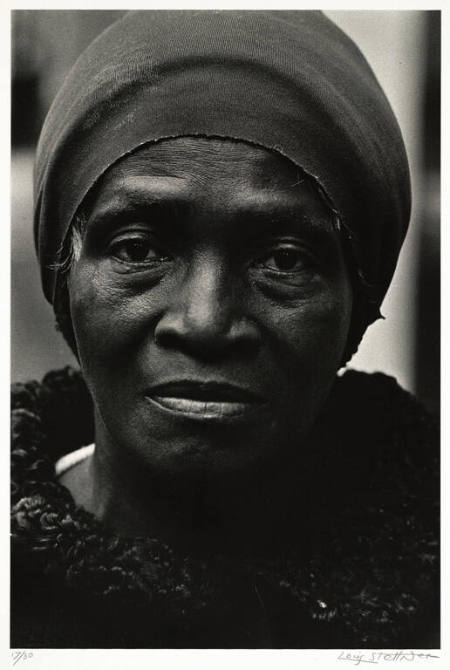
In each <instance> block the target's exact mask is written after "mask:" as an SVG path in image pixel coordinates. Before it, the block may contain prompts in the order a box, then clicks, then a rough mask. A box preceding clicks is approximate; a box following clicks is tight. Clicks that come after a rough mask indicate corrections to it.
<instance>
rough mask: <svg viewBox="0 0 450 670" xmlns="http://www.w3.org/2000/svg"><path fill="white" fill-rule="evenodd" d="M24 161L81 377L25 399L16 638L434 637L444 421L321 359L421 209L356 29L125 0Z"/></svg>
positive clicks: (32, 642) (329, 641) (26, 389)
mask: <svg viewBox="0 0 450 670" xmlns="http://www.w3.org/2000/svg"><path fill="white" fill-rule="evenodd" d="M35 177H36V179H35V181H36V206H35V239H36V245H37V249H38V256H39V261H40V266H41V271H42V282H43V288H44V292H45V295H46V297H47V299H48V300H49V301H50V302H51V303H52V304H53V307H54V310H55V314H56V319H57V323H58V325H59V328H60V330H61V331H62V333H63V335H64V336H65V337H66V339H67V341H68V342H69V343H70V345H71V347H72V349H73V350H74V352H75V353H76V356H77V357H78V360H79V362H80V368H81V373H78V372H75V371H72V370H64V371H62V372H57V373H51V374H49V375H47V377H46V378H45V379H44V381H43V383H42V384H37V383H31V384H27V385H22V386H19V387H18V388H16V389H15V392H14V396H13V459H12V462H13V495H14V507H13V537H14V544H13V582H12V644H13V646H20V647H27V646H35V647H296V648H302V647H319V648H326V647H331V648H332V647H341V646H347V647H351V646H354V647H364V646H369V647H372V648H374V647H394V646H398V647H402V646H411V645H412V646H415V647H432V646H438V633H437V630H438V624H437V621H438V602H437V601H438V573H437V563H438V547H437V538H438V530H437V509H436V508H437V501H438V484H437V465H436V463H437V453H438V452H437V439H436V432H437V431H436V426H435V423H434V421H433V420H432V419H431V418H430V417H429V416H428V415H427V414H426V412H425V410H424V409H423V408H422V407H421V406H420V405H419V404H418V403H417V402H416V401H415V400H414V399H413V398H412V397H411V396H409V395H408V394H407V393H406V392H404V391H402V390H401V389H400V388H399V387H398V386H397V384H396V383H395V381H394V380H392V379H390V378H387V377H385V376H383V375H365V374H362V373H355V372H347V373H346V374H344V375H343V376H342V377H337V376H336V373H337V371H338V370H339V369H340V368H341V367H342V366H343V365H345V363H346V361H348V360H349V358H350V357H351V355H352V354H353V352H354V351H355V350H356V348H357V347H358V344H359V341H360V339H361V337H362V335H363V333H364V331H365V329H366V328H367V326H368V325H369V324H370V323H371V322H373V321H374V320H375V319H377V318H378V317H379V316H380V311H379V308H380V305H381V302H382V300H383V297H384V295H385V292H386V290H387V288H388V286H389V283H390V280H391V278H392V274H393V271H394V268H395V264H396V261H397V257H398V254H399V251H400V247H401V244H402V241H403V238H404V236H405V234H406V229H407V225H408V220H409V212H410V190H409V173H408V165H407V160H406V156H405V151H404V147H403V142H402V138H401V134H400V131H399V128H398V126H397V123H396V121H395V118H394V116H393V114H392V111H391V109H390V107H389V104H388V102H387V101H386V98H385V97H384V94H383V92H382V91H381V89H380V87H379V85H378V83H377V82H376V80H375V78H374V76H373V74H372V72H371V70H370V68H369V66H368V65H367V63H366V61H365V60H364V58H363V56H362V55H361V53H360V52H359V51H358V49H357V48H356V47H355V45H354V44H353V43H352V42H351V41H350V40H349V39H348V38H347V37H346V36H345V35H344V34H343V33H342V32H341V31H340V30H339V29H337V28H336V26H334V25H333V24H332V23H331V22H330V21H329V20H328V19H326V18H325V17H324V16H323V15H322V14H321V13H320V12H285V11H283V12H135V13H130V14H128V15H127V16H126V17H125V18H124V19H122V20H120V21H118V22H117V23H115V24H114V25H113V26H112V27H111V28H109V29H108V30H107V31H106V32H105V33H103V34H102V35H101V36H100V37H99V38H97V40H96V41H95V42H94V43H93V44H92V45H91V46H90V47H89V48H88V50H87V51H86V52H85V53H84V54H83V55H82V57H81V58H80V59H79V60H78V62H77V63H76V65H75V67H74V69H73V70H72V72H71V74H70V75H69V77H68V79H67V80H66V82H65V84H64V86H63V88H62V90H61V91H60V93H59V95H58V97H57V98H56V100H55V102H54V104H53V106H52V109H51V111H50V113H49V115H48V117H47V120H46V123H45V125H44V128H43V131H42V134H41V139H40V143H39V146H38V152H37V161H36V175H35ZM94 445H95V446H94Z"/></svg>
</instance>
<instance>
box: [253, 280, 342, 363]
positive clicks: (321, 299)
mask: <svg viewBox="0 0 450 670" xmlns="http://www.w3.org/2000/svg"><path fill="white" fill-rule="evenodd" d="M351 312H352V295H351V289H350V288H349V286H348V285H347V283H346V282H345V283H344V284H343V285H342V286H339V287H338V288H336V289H334V290H324V291H322V292H320V293H318V294H317V295H315V296H312V297H308V299H307V300H304V301H302V302H299V303H298V304H296V305H292V306H289V307H282V308H277V309H270V310H267V312H266V324H267V330H268V337H270V338H271V339H272V347H274V348H276V349H277V350H278V355H279V356H281V357H282V358H283V359H284V364H285V365H288V368H287V369H288V372H289V371H291V370H292V365H293V366H294V368H296V367H297V365H296V362H297V364H298V366H301V367H302V369H303V370H304V372H306V370H308V369H310V370H311V371H314V370H315V371H319V370H321V369H323V370H324V372H326V371H327V372H331V373H332V374H334V373H335V372H336V370H337V369H338V368H339V367H340V361H341V358H342V355H343V351H344V348H345V345H346V341H347V336H348V331H349V327H350V321H351Z"/></svg>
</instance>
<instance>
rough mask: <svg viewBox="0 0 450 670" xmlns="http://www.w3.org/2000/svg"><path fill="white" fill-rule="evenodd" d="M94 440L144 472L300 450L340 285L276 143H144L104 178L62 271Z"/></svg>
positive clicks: (335, 331)
mask: <svg viewBox="0 0 450 670" xmlns="http://www.w3.org/2000/svg"><path fill="white" fill-rule="evenodd" d="M68 286H69V296H70V308H71V315H72V323H73V328H74V333H75V337H76V342H77V348H78V353H79V358H80V363H81V367H82V370H83V375H84V377H85V379H86V382H87V384H88V387H89V389H90V391H91V394H92V396H93V398H94V403H95V412H96V444H97V448H98V449H101V450H103V452H104V453H105V454H107V455H108V459H109V461H110V462H111V463H112V464H114V463H115V462H117V463H119V462H120V459H121V458H122V457H123V455H124V454H126V456H127V458H128V459H129V460H130V462H133V463H135V464H136V467H138V468H140V469H141V470H143V471H145V468H149V469H151V470H153V471H154V472H158V471H163V472H167V473H187V472H189V471H196V470H198V469H201V470H202V471H205V470H206V471H207V472H211V473H214V472H216V473H224V472H238V471H250V472H251V470H252V468H255V467H261V466H263V465H264V464H265V465H268V464H269V465H270V464H273V463H279V462H280V461H281V462H285V463H286V464H288V463H289V459H290V458H291V455H292V454H293V453H295V454H297V455H298V454H299V453H301V450H302V449H304V448H306V447H305V445H306V443H307V440H306V437H307V435H308V433H309V431H310V430H311V427H312V425H313V423H314V421H315V419H316V417H317V416H318V413H319V412H320V408H321V407H322V405H323V403H324V401H325V399H326V397H327V394H328V392H329V390H330V387H331V384H332V382H333V380H334V377H335V374H336V371H337V369H338V368H339V367H340V364H341V360H342V355H343V352H344V349H345V344H346V340H347V335H348V330H349V324H350V319H351V310H352V291H351V287H350V282H349V279H348V273H347V270H346V266H345V262H344V257H343V253H342V250H341V245H340V241H339V237H338V234H337V233H336V231H335V229H334V227H333V223H332V219H331V215H330V212H329V210H328V209H327V207H326V206H325V204H324V203H323V201H322V199H321V198H320V197H319V195H318V194H317V192H316V191H315V189H314V188H313V187H312V185H311V183H310V181H309V180H308V179H306V178H305V177H304V175H303V174H302V173H301V171H300V170H298V169H297V168H296V166H295V165H293V164H292V163H291V162H290V161H288V160H287V159H285V158H283V157H282V156H280V155H278V154H276V153H274V152H270V151H268V150H265V149H262V148H259V147H255V146H251V145H248V144H246V143H244V142H234V141H230V140H228V141H227V140H212V139H200V138H180V139H174V140H167V141H163V142H159V143H157V144H154V145H150V146H147V147H146V148H144V149H141V150H139V151H137V152H135V153H133V154H131V155H129V156H128V157H126V158H124V159H123V160H121V161H120V162H119V163H117V164H116V165H114V166H113V167H112V168H111V169H110V170H109V171H108V172H107V173H106V174H105V175H104V176H103V178H102V179H101V181H100V184H99V185H98V186H97V188H96V191H95V193H94V195H93V197H92V199H91V206H90V208H89V211H88V212H87V227H86V231H85V233H84V235H83V244H82V248H81V252H80V257H79V259H78V260H77V261H76V262H75V264H74V266H73V268H72V270H71V274H70V277H69V284H68Z"/></svg>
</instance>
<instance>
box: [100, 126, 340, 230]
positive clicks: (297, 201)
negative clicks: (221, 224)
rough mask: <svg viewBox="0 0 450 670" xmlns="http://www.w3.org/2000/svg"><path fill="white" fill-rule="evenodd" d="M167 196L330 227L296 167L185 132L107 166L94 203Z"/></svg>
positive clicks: (263, 152) (270, 154) (250, 148)
mask: <svg viewBox="0 0 450 670" xmlns="http://www.w3.org/2000/svg"><path fill="white" fill-rule="evenodd" d="M166 201H176V203H177V204H179V203H186V204H190V205H192V204H193V205H194V206H198V207H201V208H202V209H205V208H208V209H209V210H212V209H214V210H215V211H216V212H220V213H226V212H237V213H239V212H240V211H250V210H251V211H253V212H254V213H255V214H257V213H258V212H260V213H262V214H267V213H269V214H270V213H274V214H276V213H277V212H279V213H282V214H283V215H289V213H292V215H293V216H296V217H298V216H299V215H303V214H304V215H305V216H306V217H307V218H309V219H320V220H321V222H322V226H325V227H326V228H329V229H330V232H331V230H332V226H331V223H330V221H331V218H330V211H329V209H328V208H327V206H326V205H325V203H324V201H323V199H322V197H321V196H320V195H319V193H318V191H317V188H316V187H315V186H314V185H313V184H312V181H311V179H310V178H308V177H306V175H305V174H304V173H303V172H302V170H301V169H300V168H299V167H297V166H296V165H295V164H294V163H292V162H291V161H290V160H288V159H287V158H285V157H283V156H281V155H280V154H278V153H276V152H274V151H269V150H268V149H265V148H263V147H259V146H255V145H251V144H248V143H246V142H241V141H234V140H223V139H212V138H191V137H186V138H175V139H170V140H165V141H161V142H158V143H155V144H151V145H147V146H145V147H143V148H141V149H139V150H137V151H135V152H134V153H132V154H130V155H129V156H126V157H125V158H123V159H122V160H120V161H119V162H118V163H116V164H115V165H114V166H113V167H112V168H110V169H109V170H108V172H107V173H106V174H105V175H104V176H103V178H102V180H101V181H100V183H99V185H98V187H97V189H96V191H95V197H94V198H93V208H94V210H98V209H103V208H105V207H106V208H114V207H116V206H117V207H121V206H125V205H126V206H134V205H139V206H140V205H145V204H146V203H148V204H152V203H154V202H158V203H160V204H163V203H164V202H166Z"/></svg>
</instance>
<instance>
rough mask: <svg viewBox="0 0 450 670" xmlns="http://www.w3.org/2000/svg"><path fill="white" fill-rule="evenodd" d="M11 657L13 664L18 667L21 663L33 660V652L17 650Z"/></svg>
mask: <svg viewBox="0 0 450 670" xmlns="http://www.w3.org/2000/svg"><path fill="white" fill-rule="evenodd" d="M11 656H12V664H13V665H16V664H17V663H19V661H28V659H30V658H33V652H32V651H20V650H16V651H12V652H11Z"/></svg>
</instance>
